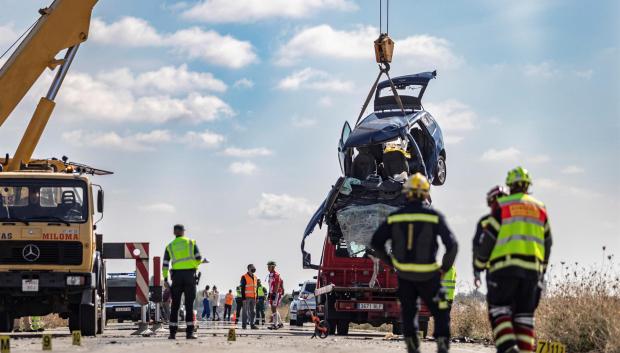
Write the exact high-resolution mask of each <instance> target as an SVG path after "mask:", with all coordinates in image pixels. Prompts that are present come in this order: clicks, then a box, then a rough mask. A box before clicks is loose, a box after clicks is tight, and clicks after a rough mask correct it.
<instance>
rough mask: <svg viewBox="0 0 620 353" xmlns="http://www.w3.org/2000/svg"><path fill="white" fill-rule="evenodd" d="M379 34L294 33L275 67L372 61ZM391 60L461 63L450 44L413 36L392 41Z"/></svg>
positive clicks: (366, 29)
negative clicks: (308, 62) (301, 62)
mask: <svg viewBox="0 0 620 353" xmlns="http://www.w3.org/2000/svg"><path fill="white" fill-rule="evenodd" d="M378 35H379V30H378V29H377V28H376V27H372V26H359V27H357V28H356V29H353V30H350V31H346V30H337V29H334V28H332V27H331V26H330V25H327V24H323V25H318V26H315V27H309V28H305V29H303V30H301V31H299V32H297V33H296V34H295V35H294V36H293V37H292V38H291V39H290V40H289V41H288V42H287V43H285V44H284V45H282V46H281V48H280V50H279V51H278V53H277V58H278V59H277V63H279V64H281V65H290V64H293V63H295V62H297V61H299V60H301V59H302V58H307V57H312V58H317V57H318V58H332V59H343V60H352V59H367V60H368V59H372V58H373V55H374V54H373V51H372V47H370V46H369V43H372V42H373V41H374V40H375V39H376V38H377V37H378ZM395 42H396V46H395V49H394V60H395V61H398V62H401V63H405V64H407V65H409V66H414V67H420V68H425V69H430V68H440V69H447V68H453V67H457V66H458V65H460V63H461V61H462V59H461V58H459V57H457V56H456V55H455V54H454V53H453V52H452V50H451V49H450V43H449V42H448V41H447V40H445V39H443V38H438V37H433V36H429V35H414V36H410V37H407V38H402V39H396V40H395Z"/></svg>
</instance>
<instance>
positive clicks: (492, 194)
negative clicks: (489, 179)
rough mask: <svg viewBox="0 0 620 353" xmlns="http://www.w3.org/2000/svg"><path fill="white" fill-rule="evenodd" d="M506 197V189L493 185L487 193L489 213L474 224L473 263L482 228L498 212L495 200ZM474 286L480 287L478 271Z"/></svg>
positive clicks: (475, 273) (475, 274)
mask: <svg viewBox="0 0 620 353" xmlns="http://www.w3.org/2000/svg"><path fill="white" fill-rule="evenodd" d="M507 195H508V189H507V188H506V187H505V186H503V185H495V186H494V187H492V188H491V190H489V192H487V206H489V209H490V212H489V213H487V214H485V215H484V216H482V217H480V220H478V223H477V224H476V233H475V234H474V240H473V244H472V250H473V253H474V256H473V257H472V258H473V259H474V261H475V259H476V252H477V249H478V247H479V246H480V239H482V233H483V231H484V228H485V227H486V226H487V224H489V221H490V219H491V218H492V217H493V213H494V212H496V211H497V210H499V204H498V203H497V199H499V198H500V197H504V196H507ZM474 285H475V286H476V288H478V287H480V271H474Z"/></svg>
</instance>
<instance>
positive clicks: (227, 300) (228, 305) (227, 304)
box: [224, 289, 235, 321]
mask: <svg viewBox="0 0 620 353" xmlns="http://www.w3.org/2000/svg"><path fill="white" fill-rule="evenodd" d="M234 299H235V297H234V296H233V294H232V289H229V290H228V293H226V296H225V297H224V321H230V313H231V311H232V305H233V300H234Z"/></svg>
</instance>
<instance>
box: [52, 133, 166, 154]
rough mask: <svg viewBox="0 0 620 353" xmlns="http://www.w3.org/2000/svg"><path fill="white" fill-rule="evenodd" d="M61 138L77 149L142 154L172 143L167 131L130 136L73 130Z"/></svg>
mask: <svg viewBox="0 0 620 353" xmlns="http://www.w3.org/2000/svg"><path fill="white" fill-rule="evenodd" d="M61 138H62V140H63V141H65V142H67V143H68V144H70V145H73V146H75V147H81V148H83V147H88V148H104V149H110V150H122V151H132V152H140V151H152V150H154V147H153V145H154V144H158V143H165V142H170V141H171V139H172V135H171V134H170V132H169V131H167V130H153V131H150V132H139V133H135V134H128V135H120V134H119V133H117V132H114V131H109V132H87V131H84V130H73V131H67V132H64V133H63V134H62V135H61Z"/></svg>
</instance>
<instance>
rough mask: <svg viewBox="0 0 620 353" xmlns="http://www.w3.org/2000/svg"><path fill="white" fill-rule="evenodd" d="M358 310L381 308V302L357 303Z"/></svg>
mask: <svg viewBox="0 0 620 353" xmlns="http://www.w3.org/2000/svg"><path fill="white" fill-rule="evenodd" d="M357 308H358V309H359V310H383V304H377V303H357Z"/></svg>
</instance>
